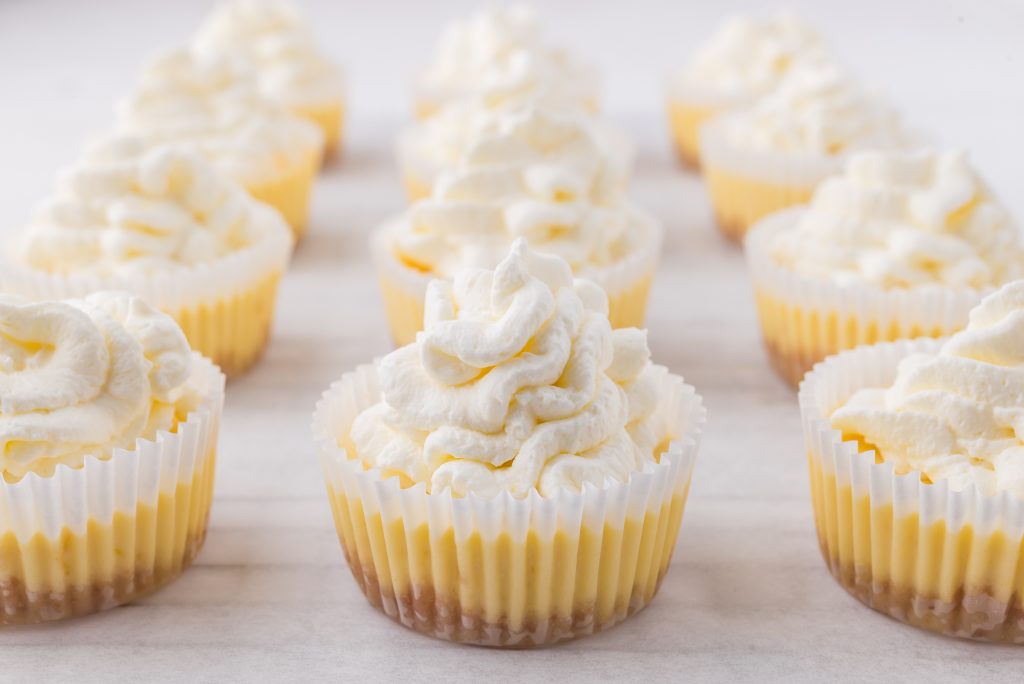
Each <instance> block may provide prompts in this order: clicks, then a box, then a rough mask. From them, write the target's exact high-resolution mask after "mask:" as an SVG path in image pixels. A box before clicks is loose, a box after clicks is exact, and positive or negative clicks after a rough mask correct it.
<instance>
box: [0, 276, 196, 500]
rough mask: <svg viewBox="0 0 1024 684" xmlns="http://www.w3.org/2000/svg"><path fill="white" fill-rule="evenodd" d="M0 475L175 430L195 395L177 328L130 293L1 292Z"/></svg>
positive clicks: (101, 453)
mask: <svg viewBox="0 0 1024 684" xmlns="http://www.w3.org/2000/svg"><path fill="white" fill-rule="evenodd" d="M0 330H2V332H3V334H0V472H2V474H3V476H4V477H6V478H8V479H14V480H17V479H20V478H21V477H23V476H24V475H26V474H28V473H30V472H34V473H36V474H38V475H42V476H50V475H52V474H53V472H54V470H55V469H56V468H57V466H59V465H67V466H69V467H73V468H77V467H81V465H82V464H83V462H84V460H85V458H86V457H88V456H95V457H97V458H107V457H109V456H110V453H111V452H112V450H113V449H114V448H118V447H120V448H131V447H132V446H133V445H134V444H135V440H136V439H138V438H140V437H152V436H153V435H154V434H155V432H156V431H157V430H160V429H169V428H171V427H173V424H174V421H175V419H176V411H178V410H179V409H181V408H187V406H188V405H189V404H190V402H191V401H192V400H193V399H194V397H193V396H192V395H193V392H192V390H191V389H190V387H189V379H190V376H191V364H192V356H191V351H190V350H189V346H188V342H187V341H186V340H185V336H184V334H183V333H182V331H181V328H179V327H178V325H177V324H176V323H175V322H174V321H173V320H172V319H171V318H170V317H169V316H167V315H165V314H163V313H160V312H158V311H156V310H155V309H153V308H151V307H150V306H149V305H147V304H146V303H144V302H143V301H142V300H141V299H139V298H137V297H132V296H130V295H126V294H120V293H96V294H93V295H90V296H89V297H87V298H85V299H84V300H67V301H49V302H38V303H31V302H27V301H24V300H20V299H16V298H12V297H8V296H0Z"/></svg>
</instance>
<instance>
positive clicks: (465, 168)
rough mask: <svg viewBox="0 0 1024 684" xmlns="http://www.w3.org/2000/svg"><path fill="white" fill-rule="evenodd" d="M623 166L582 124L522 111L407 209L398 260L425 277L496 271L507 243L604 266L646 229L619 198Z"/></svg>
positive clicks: (481, 139) (484, 136) (568, 116)
mask: <svg viewBox="0 0 1024 684" xmlns="http://www.w3.org/2000/svg"><path fill="white" fill-rule="evenodd" d="M627 177H628V161H627V160H626V159H625V158H624V155H621V156H620V155H615V154H609V150H608V148H607V147H606V146H605V145H604V144H603V143H602V141H601V140H600V136H599V135H598V133H597V132H596V131H595V129H594V128H593V127H592V125H591V122H590V120H589V118H586V117H580V116H577V115H575V114H573V113H570V112H565V111H550V110H546V109H543V108H539V107H527V108H524V109H515V110H510V111H507V112H503V113H502V115H501V116H498V117H496V118H495V119H494V120H493V121H492V122H491V125H489V126H487V127H485V128H483V129H481V130H480V131H478V133H477V135H476V136H475V138H474V139H473V140H472V141H471V142H470V143H469V145H468V147H467V149H466V151H465V153H464V155H463V157H462V158H461V161H460V163H459V164H458V165H457V166H455V167H454V168H453V169H451V170H449V171H447V172H445V173H443V174H442V175H441V177H440V178H439V179H438V180H437V182H436V183H435V185H434V190H433V194H432V197H431V198H429V199H427V200H423V201H421V202H418V203H416V204H414V205H413V206H412V207H411V208H410V210H409V212H408V214H407V216H406V217H405V218H404V220H403V222H402V225H401V229H400V230H399V231H398V233H397V235H396V238H395V249H396V252H397V255H398V256H399V257H400V258H401V259H402V260H403V261H405V262H406V263H408V264H411V265H413V266H414V267H416V268H419V269H421V270H424V271H428V272H430V273H434V274H437V275H443V276H451V275H453V274H454V273H455V272H457V271H458V270H459V269H460V268H462V267H465V266H479V267H484V268H494V267H495V266H496V265H497V264H498V262H500V261H501V259H502V258H504V256H505V254H506V253H507V251H508V249H509V247H510V246H511V244H512V242H513V241H514V240H515V239H516V238H518V237H525V238H527V239H528V240H529V242H530V244H531V245H532V246H533V247H535V248H537V249H541V250H543V251H546V252H553V253H555V254H558V255H559V256H560V257H562V258H563V259H565V260H567V261H568V262H569V263H570V265H571V266H572V267H573V268H574V269H577V271H576V272H577V273H578V272H579V270H580V269H586V268H590V267H604V266H607V265H609V264H611V263H614V262H617V261H619V260H621V259H623V258H625V257H626V256H627V255H629V254H630V253H632V252H633V251H634V250H635V249H637V248H638V246H639V242H640V240H642V239H643V238H644V237H645V236H644V229H645V228H646V226H647V220H646V217H644V216H643V215H641V214H640V213H639V212H638V211H637V210H636V209H635V208H633V207H632V205H630V204H628V202H626V200H625V198H624V196H623V195H624V190H625V186H626V178H627Z"/></svg>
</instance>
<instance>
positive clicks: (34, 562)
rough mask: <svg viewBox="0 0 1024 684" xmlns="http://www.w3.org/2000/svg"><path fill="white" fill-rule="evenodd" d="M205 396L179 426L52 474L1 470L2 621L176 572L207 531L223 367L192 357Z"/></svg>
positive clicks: (86, 604)
mask: <svg viewBox="0 0 1024 684" xmlns="http://www.w3.org/2000/svg"><path fill="white" fill-rule="evenodd" d="M193 379H194V381H195V382H196V384H197V386H198V387H199V388H201V391H202V395H203V396H202V401H201V402H200V404H199V406H198V407H197V408H196V409H195V410H194V411H193V412H191V413H190V414H189V415H188V417H187V419H186V420H185V421H183V422H181V423H179V424H178V426H177V429H176V430H175V431H174V432H167V431H160V432H159V433H158V434H157V435H156V438H155V439H154V440H147V439H141V438H140V439H139V440H137V442H136V444H135V448H134V449H132V450H127V449H115V450H114V452H113V454H112V455H111V457H110V458H109V459H104V460H100V459H98V458H95V457H90V458H87V459H86V461H85V465H84V466H83V467H82V468H78V469H72V468H69V467H67V466H59V467H58V469H57V471H56V473H55V474H54V475H53V476H51V477H41V476H38V475H35V474H29V475H27V476H26V477H24V478H22V479H21V480H19V481H18V482H4V481H3V479H2V478H0V624H24V623H34V622H44V621H50V620H59V619H64V618H68V617H77V616H80V615H85V614H88V613H93V612H96V611H99V610H105V609H107V608H111V607H114V606H117V605H120V604H122V603H126V602H128V601H131V600H134V599H135V598H137V597H138V596H141V595H143V594H146V593H148V592H150V591H152V590H154V589H156V588H158V587H160V586H162V585H163V584H166V583H167V582H169V581H171V580H172V579H174V578H175V577H177V576H178V575H179V574H180V573H181V572H182V571H183V570H184V569H185V568H186V567H188V565H189V564H190V563H191V561H192V559H193V558H194V557H195V555H196V553H198V551H199V549H200V548H201V547H202V544H203V541H204V539H205V535H206V522H207V517H208V514H209V509H210V501H211V498H212V493H213V476H214V466H215V462H216V446H217V433H218V427H219V423H220V414H221V410H222V408H223V403H224V381H225V380H224V375H223V374H222V373H221V372H220V370H219V369H218V368H217V367H216V366H214V365H213V364H212V363H210V362H209V361H208V360H206V359H205V358H203V357H202V356H200V355H198V354H195V355H194V371H193Z"/></svg>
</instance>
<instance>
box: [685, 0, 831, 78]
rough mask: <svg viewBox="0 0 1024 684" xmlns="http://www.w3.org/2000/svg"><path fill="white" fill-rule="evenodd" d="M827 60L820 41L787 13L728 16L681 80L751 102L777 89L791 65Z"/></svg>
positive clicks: (823, 43)
mask: <svg viewBox="0 0 1024 684" xmlns="http://www.w3.org/2000/svg"><path fill="white" fill-rule="evenodd" d="M830 60H831V57H830V55H829V52H828V49H827V47H826V45H825V40H824V39H823V38H822V36H821V34H819V33H818V32H817V31H816V30H815V29H814V28H812V27H811V26H809V25H807V24H805V23H804V22H803V21H801V20H800V19H799V18H798V17H796V16H794V15H792V14H777V15H773V16H767V17H754V16H748V15H742V16H736V17H732V18H731V19H729V20H728V21H726V22H725V24H723V25H722V27H721V28H720V29H719V30H718V32H717V33H715V35H714V36H712V38H711V39H710V40H708V41H707V42H706V43H704V44H703V45H702V46H701V48H700V50H699V51H698V52H697V54H696V55H695V56H694V58H693V60H692V61H691V62H690V63H689V64H688V65H687V67H686V69H685V70H684V71H683V72H682V73H681V74H680V80H681V81H682V82H683V83H685V84H687V85H690V86H695V87H698V88H701V89H702V90H706V91H708V92H711V93H717V94H722V95H729V96H735V97H743V98H750V97H756V96H758V95H763V94H765V93H767V92H769V91H770V90H772V89H773V88H775V87H776V86H777V85H779V83H780V81H781V80H782V79H783V77H784V76H785V75H786V74H787V73H789V72H790V71H791V70H792V69H793V68H794V67H795V66H796V65H798V64H802V63H806V62H812V63H819V62H820V63H827V62H829V61H830Z"/></svg>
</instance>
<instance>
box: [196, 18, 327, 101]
mask: <svg viewBox="0 0 1024 684" xmlns="http://www.w3.org/2000/svg"><path fill="white" fill-rule="evenodd" d="M194 47H195V49H196V51H198V52H199V53H200V54H203V55H217V54H224V53H228V54H231V55H237V56H239V57H241V58H244V59H245V60H247V61H248V62H249V63H250V64H251V65H252V67H253V69H254V72H255V75H256V78H257V79H258V82H259V87H260V90H261V92H262V93H263V94H264V95H265V96H266V97H268V98H270V99H271V100H275V101H280V102H281V103H282V104H285V105H286V106H303V105H305V104H318V103H322V102H325V101H327V102H333V101H336V100H338V99H340V98H341V96H342V92H341V91H342V76H341V72H340V70H339V69H338V68H337V67H336V66H334V65H333V64H332V63H331V62H330V60H328V59H327V57H326V56H325V55H324V54H323V53H322V52H321V51H320V50H319V48H318V47H317V44H316V40H315V37H314V35H313V31H312V28H311V27H310V25H309V23H308V22H307V21H306V19H305V17H303V16H302V13H301V12H300V11H299V10H298V8H297V7H296V6H295V5H293V4H291V3H288V2H268V1H266V0H234V1H232V2H226V3H223V4H221V5H220V6H219V7H217V8H216V9H215V10H214V11H213V12H212V13H211V14H210V16H209V17H208V18H207V20H206V21H205V22H204V23H203V25H202V26H201V27H200V29H199V31H198V32H197V34H196V37H195V41H194Z"/></svg>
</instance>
